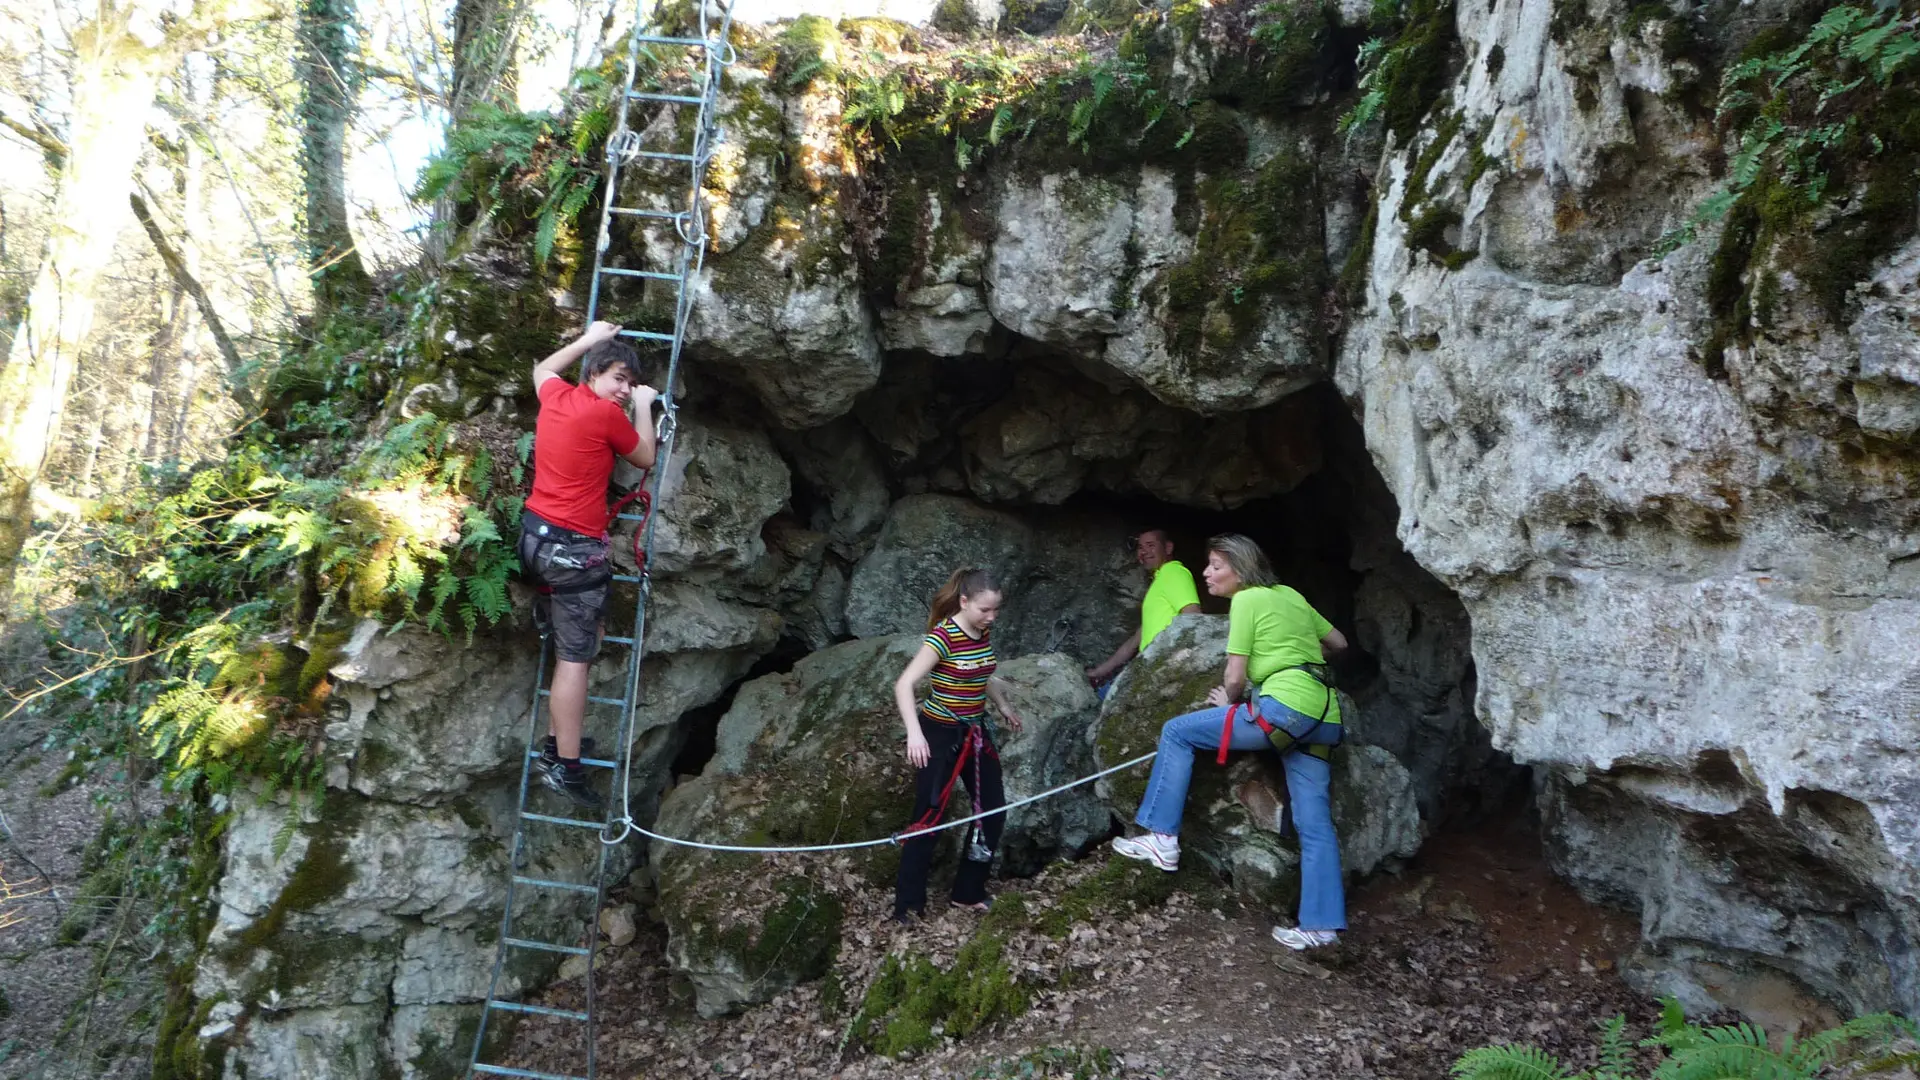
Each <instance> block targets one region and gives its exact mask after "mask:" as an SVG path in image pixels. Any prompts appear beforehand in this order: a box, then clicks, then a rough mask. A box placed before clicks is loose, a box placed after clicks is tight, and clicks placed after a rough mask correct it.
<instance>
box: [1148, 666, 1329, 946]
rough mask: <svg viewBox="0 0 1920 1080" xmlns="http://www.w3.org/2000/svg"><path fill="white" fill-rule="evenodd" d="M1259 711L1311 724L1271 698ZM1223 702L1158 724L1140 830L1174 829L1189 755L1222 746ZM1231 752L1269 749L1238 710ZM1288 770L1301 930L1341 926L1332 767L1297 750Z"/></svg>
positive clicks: (1322, 734)
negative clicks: (1157, 743) (1156, 749)
mask: <svg viewBox="0 0 1920 1080" xmlns="http://www.w3.org/2000/svg"><path fill="white" fill-rule="evenodd" d="M1260 715H1261V716H1263V717H1265V718H1266V720H1267V723H1269V724H1272V725H1274V726H1275V727H1278V728H1284V729H1286V730H1287V731H1288V732H1291V733H1293V734H1295V735H1299V734H1302V733H1304V732H1305V731H1306V730H1307V729H1308V728H1310V727H1313V717H1311V716H1307V715H1305V714H1303V713H1299V712H1295V711H1294V710H1292V709H1289V708H1287V707H1286V706H1285V705H1282V704H1280V703H1279V702H1278V701H1275V700H1274V699H1273V698H1270V697H1265V696H1262V697H1261V698H1260ZM1226 719H1227V710H1226V709H1224V708H1214V709H1201V710H1200V711H1198V712H1190V713H1183V714H1181V715H1179V716H1176V717H1174V718H1173V719H1171V720H1169V721H1167V722H1166V724H1164V725H1162V727H1161V728H1160V756H1158V757H1156V758H1154V759H1153V776H1152V777H1151V778H1150V779H1148V781H1147V794H1146V796H1145V797H1144V798H1142V799H1141V800H1140V812H1139V813H1137V814H1135V815H1134V818H1133V820H1134V821H1135V822H1136V823H1138V824H1139V826H1140V827H1141V828H1143V829H1151V830H1152V831H1154V832H1157V833H1167V834H1169V835H1177V834H1178V833H1179V832H1180V815H1181V812H1182V811H1183V810H1184V809H1185V808H1186V802H1187V787H1188V785H1190V784H1191V783H1192V782H1193V755H1194V754H1195V753H1196V752H1198V751H1203V750H1204V751H1208V752H1212V751H1216V750H1218V749H1219V747H1220V728H1221V725H1223V724H1225V723H1226ZM1339 736H1340V729H1339V728H1338V727H1336V726H1334V725H1332V724H1322V725H1321V726H1320V728H1319V729H1318V730H1316V731H1314V732H1313V734H1312V735H1310V736H1308V737H1307V739H1306V741H1307V742H1309V743H1332V742H1333V741H1335V740H1336V739H1338V738H1339ZM1227 748H1228V749H1230V750H1271V749H1272V748H1273V743H1272V741H1271V740H1269V739H1268V738H1267V733H1266V732H1264V731H1261V730H1260V726H1259V725H1258V724H1255V723H1254V722H1253V721H1252V719H1250V718H1249V717H1248V716H1247V714H1246V712H1245V711H1244V710H1242V711H1241V713H1240V714H1239V715H1237V716H1235V717H1234V718H1233V734H1232V737H1231V738H1230V739H1229V740H1228V743H1227ZM1281 760H1282V764H1283V765H1285V766H1286V770H1287V799H1288V800H1289V801H1290V802H1291V803H1292V809H1293V827H1294V829H1295V830H1296V831H1298V832H1299V834H1300V928H1301V929H1302V930H1345V929H1346V928H1347V899H1346V890H1345V888H1344V887H1343V886H1342V885H1341V882H1340V842H1339V840H1338V839H1337V838H1336V837H1335V836H1334V833H1333V803H1332V797H1331V793H1330V790H1329V789H1330V786H1331V782H1332V779H1333V774H1332V770H1331V769H1329V768H1328V766H1327V763H1326V762H1324V761H1321V760H1320V759H1319V758H1317V757H1311V756H1309V755H1306V754H1301V753H1291V754H1287V755H1286V756H1285V757H1284V758H1282V759H1281Z"/></svg>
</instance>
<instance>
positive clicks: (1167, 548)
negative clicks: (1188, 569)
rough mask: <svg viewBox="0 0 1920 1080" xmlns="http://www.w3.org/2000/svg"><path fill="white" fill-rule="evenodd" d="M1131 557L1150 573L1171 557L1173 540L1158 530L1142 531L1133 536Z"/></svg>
mask: <svg viewBox="0 0 1920 1080" xmlns="http://www.w3.org/2000/svg"><path fill="white" fill-rule="evenodd" d="M1133 557H1134V558H1135V559H1138V560H1139V561H1140V565H1141V566H1142V567H1144V568H1145V569H1146V571H1147V573H1149V574H1151V573H1153V572H1154V571H1155V570H1158V569H1160V567H1161V566H1162V565H1163V564H1165V563H1166V561H1167V560H1168V559H1171V558H1173V541H1171V540H1169V539H1167V534H1165V533H1163V532H1159V531H1158V530H1154V531H1149V532H1143V533H1141V534H1140V535H1139V536H1137V537H1135V538H1134V541H1133Z"/></svg>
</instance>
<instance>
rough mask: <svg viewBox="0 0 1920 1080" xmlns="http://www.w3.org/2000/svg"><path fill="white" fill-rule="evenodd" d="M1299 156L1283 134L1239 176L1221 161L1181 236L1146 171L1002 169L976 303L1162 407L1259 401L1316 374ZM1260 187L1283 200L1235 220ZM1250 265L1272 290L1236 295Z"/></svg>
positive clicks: (1311, 255)
mask: <svg viewBox="0 0 1920 1080" xmlns="http://www.w3.org/2000/svg"><path fill="white" fill-rule="evenodd" d="M1311 168H1312V167H1311V165H1310V164H1309V163H1308V162H1307V161H1306V159H1305V158H1304V157H1303V156H1302V152H1301V151H1300V150H1298V149H1297V148H1294V147H1291V146H1287V145H1276V146H1275V147H1273V148H1271V149H1270V152H1269V153H1268V154H1267V155H1266V159H1265V160H1264V161H1261V162H1257V163H1255V165H1254V167H1253V168H1250V169H1247V170H1244V172H1242V171H1240V170H1236V169H1234V168H1232V167H1231V166H1227V167H1224V168H1223V169H1222V172H1223V173H1224V174H1226V176H1228V177H1231V179H1223V180H1222V182H1220V183H1219V184H1217V185H1215V184H1204V185H1201V188H1200V192H1199V195H1200V202H1201V203H1202V205H1201V207H1200V210H1201V215H1200V216H1201V220H1200V222H1199V223H1198V229H1199V232H1198V234H1197V235H1196V234H1195V233H1194V232H1193V231H1192V228H1193V227H1192V226H1188V227H1187V228H1183V227H1182V224H1181V219H1180V217H1179V215H1178V214H1177V213H1176V211H1177V209H1178V206H1179V204H1180V201H1181V195H1180V189H1179V185H1178V184H1176V182H1175V178H1174V177H1173V175H1172V174H1170V173H1168V172H1166V171H1164V170H1161V169H1156V168H1143V169H1141V170H1140V171H1139V173H1138V174H1137V177H1134V178H1126V177H1125V175H1124V174H1122V178H1120V179H1115V178H1111V177H1105V176H1090V175H1083V174H1081V173H1080V172H1078V171H1070V172H1066V173H1044V174H1041V175H1038V176H1020V175H1016V176H1011V177H1008V178H1007V179H1006V181H1005V182H1004V184H1003V185H1002V188H1001V191H1000V195H999V200H998V204H997V205H996V207H995V208H994V218H993V220H994V226H995V230H996V231H995V233H994V237H993V240H992V243H991V246H990V250H989V254H988V258H987V263H986V283H987V307H988V310H989V311H991V312H992V313H993V317H994V318H995V319H996V320H997V321H998V322H1000V323H1001V324H1002V325H1004V326H1006V327H1007V328H1008V329H1010V330H1012V331H1013V332H1014V333H1016V334H1019V335H1021V336H1022V337H1026V338H1029V339H1032V340H1034V341H1038V342H1041V343H1044V344H1046V345H1049V346H1053V347H1054V348H1056V349H1058V350H1060V351H1063V352H1064V353H1066V354H1067V355H1069V356H1072V357H1076V358H1079V359H1080V360H1081V361H1082V365H1083V366H1085V367H1088V368H1090V369H1097V370H1099V371H1102V372H1104V373H1106V374H1108V375H1109V376H1111V375H1116V374H1117V375H1119V376H1121V377H1122V378H1123V379H1125V380H1127V381H1130V382H1131V383H1133V384H1135V385H1137V386H1139V387H1141V388H1143V389H1145V390H1146V391H1147V392H1149V393H1151V394H1152V395H1153V396H1154V397H1155V398H1158V399H1159V400H1160V401H1162V402H1165V403H1166V404H1168V405H1172V406H1175V407H1177V408H1181V409H1187V410H1191V411H1193V412H1197V413H1201V414H1203V415H1215V414H1221V413H1229V412H1243V411H1247V410H1251V409H1257V408H1260V407H1262V406H1265V405H1270V404H1272V403H1273V402H1276V401H1278V400H1280V399H1281V398H1283V397H1285V396H1287V395H1288V394H1291V393H1293V392H1295V391H1297V390H1301V389H1303V388H1305V387H1307V386H1309V385H1311V384H1312V383H1314V382H1318V381H1320V380H1322V379H1324V378H1325V377H1326V374H1327V366H1328V365H1327V355H1326V353H1327V349H1326V340H1325V339H1326V335H1325V331H1324V330H1323V328H1322V326H1321V320H1320V314H1319V311H1318V304H1319V302H1320V298H1319V295H1318V293H1319V287H1318V284H1317V282H1318V279H1319V276H1320V275H1321V274H1322V273H1323V270H1324V264H1325V261H1326V253H1325V250H1324V244H1323V242H1322V238H1321V236H1320V232H1321V229H1320V217H1321V216H1320V212H1319V209H1318V206H1317V202H1316V198H1315V197H1314V196H1313V195H1311V194H1310V192H1311V190H1312V189H1313V187H1314V185H1312V184H1310V183H1300V182H1299V181H1300V178H1301V177H1302V176H1305V175H1307V174H1308V173H1310V172H1311ZM1269 177H1272V178H1274V179H1271V180H1270V179H1269ZM1276 184H1277V185H1278V186H1279V188H1281V189H1284V190H1285V191H1286V193H1287V194H1286V199H1285V202H1284V204H1281V205H1284V206H1285V209H1284V210H1278V211H1274V212H1273V213H1270V214H1268V215H1266V216H1265V217H1262V218H1261V219H1260V224H1259V225H1256V224H1255V223H1254V222H1251V221H1249V220H1247V215H1248V212H1249V211H1248V207H1249V206H1250V205H1251V204H1252V203H1254V202H1259V201H1262V200H1265V201H1267V202H1269V203H1276V195H1275V192H1274V191H1273V190H1270V189H1271V188H1273V187H1274V186H1275V185H1276ZM1209 194H1211V195H1212V196H1213V198H1212V199H1211V200H1209V198H1208V195H1209ZM1276 204H1277V203H1276ZM1269 218H1273V219H1276V220H1268V219H1269ZM1279 218H1288V220H1287V221H1285V222H1282V221H1280V220H1277V219H1279ZM1293 218H1297V220H1293ZM1270 234H1271V235H1270ZM1062 252H1072V253H1073V257H1072V258H1065V259H1063V258H1062V257H1061V253H1062ZM1255 270H1258V271H1259V275H1258V276H1260V277H1262V279H1263V280H1273V281H1282V282H1286V283H1288V284H1287V289H1286V290H1285V291H1284V292H1282V293H1276V294H1274V295H1267V294H1266V290H1268V289H1270V288H1271V286H1261V287H1260V289H1261V291H1260V292H1258V293H1256V294H1255V295H1253V296H1251V297H1250V296H1249V295H1248V292H1247V288H1246V286H1244V285H1243V284H1241V282H1242V280H1243V276H1244V275H1248V274H1249V273H1250V272H1253V271H1255ZM1249 302H1251V303H1253V304H1257V305H1259V307H1258V308H1250V307H1243V306H1242V305H1243V304H1246V303H1249ZM1256 310H1257V311H1258V312H1259V314H1258V316H1257V317H1254V318H1251V319H1250V320H1249V319H1248V318H1247V316H1246V315H1245V314H1244V313H1246V312H1252V311H1256Z"/></svg>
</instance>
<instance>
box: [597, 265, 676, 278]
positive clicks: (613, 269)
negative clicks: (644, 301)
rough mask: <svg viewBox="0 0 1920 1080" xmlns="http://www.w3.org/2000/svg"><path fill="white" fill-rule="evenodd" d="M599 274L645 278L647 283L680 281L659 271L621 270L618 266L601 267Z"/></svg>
mask: <svg viewBox="0 0 1920 1080" xmlns="http://www.w3.org/2000/svg"><path fill="white" fill-rule="evenodd" d="M600 272H601V273H603V274H612V275H614V276H615V277H640V278H646V279H647V280H649V281H679V280H680V275H679V274H667V273H662V272H661V271H659V270H623V269H621V268H620V267H618V266H603V267H601V268H600Z"/></svg>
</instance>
